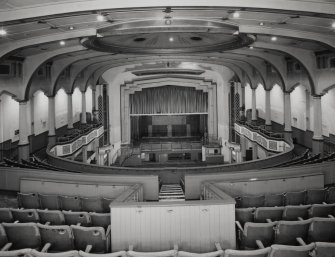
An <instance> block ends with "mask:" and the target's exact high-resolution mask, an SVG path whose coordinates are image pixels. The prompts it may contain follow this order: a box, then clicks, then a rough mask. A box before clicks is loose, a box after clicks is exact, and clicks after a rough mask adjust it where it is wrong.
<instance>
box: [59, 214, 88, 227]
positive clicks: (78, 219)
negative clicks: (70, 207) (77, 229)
mask: <svg viewBox="0 0 335 257" xmlns="http://www.w3.org/2000/svg"><path fill="white" fill-rule="evenodd" d="M63 214H64V218H65V224H66V225H76V224H78V223H80V225H81V226H89V225H90V224H91V217H90V215H89V214H88V213H87V212H84V211H77V212H73V211H63Z"/></svg>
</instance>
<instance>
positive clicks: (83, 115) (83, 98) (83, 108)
mask: <svg viewBox="0 0 335 257" xmlns="http://www.w3.org/2000/svg"><path fill="white" fill-rule="evenodd" d="M81 124H86V94H85V92H84V91H81Z"/></svg>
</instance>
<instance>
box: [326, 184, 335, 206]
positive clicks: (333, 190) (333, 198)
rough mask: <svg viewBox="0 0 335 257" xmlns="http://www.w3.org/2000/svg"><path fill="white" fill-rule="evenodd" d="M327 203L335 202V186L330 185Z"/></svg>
mask: <svg viewBox="0 0 335 257" xmlns="http://www.w3.org/2000/svg"><path fill="white" fill-rule="evenodd" d="M327 203H335V187H330V188H329V189H328V193H327Z"/></svg>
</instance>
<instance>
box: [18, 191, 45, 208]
mask: <svg viewBox="0 0 335 257" xmlns="http://www.w3.org/2000/svg"><path fill="white" fill-rule="evenodd" d="M17 197H18V202H19V207H22V208H26V209H39V208H40V200H39V198H38V194H36V193H17Z"/></svg>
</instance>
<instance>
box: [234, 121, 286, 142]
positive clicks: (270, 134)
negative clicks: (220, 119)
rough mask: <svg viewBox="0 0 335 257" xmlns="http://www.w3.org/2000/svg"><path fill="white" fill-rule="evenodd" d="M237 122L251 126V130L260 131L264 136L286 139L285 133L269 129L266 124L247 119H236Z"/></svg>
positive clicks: (273, 138)
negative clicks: (252, 122)
mask: <svg viewBox="0 0 335 257" xmlns="http://www.w3.org/2000/svg"><path fill="white" fill-rule="evenodd" d="M236 123H237V124H240V125H244V126H246V127H248V128H250V129H251V130H253V131H255V132H258V133H259V134H261V135H262V136H264V137H266V138H268V139H272V140H278V139H284V134H283V133H279V132H273V131H269V130H267V129H266V128H265V125H253V124H251V123H249V122H246V121H236Z"/></svg>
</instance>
